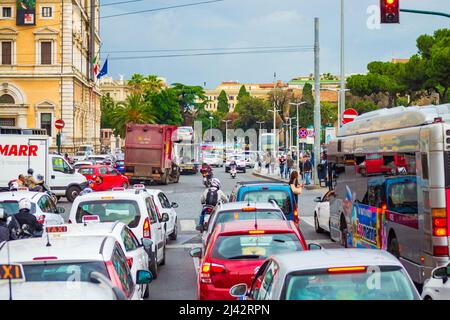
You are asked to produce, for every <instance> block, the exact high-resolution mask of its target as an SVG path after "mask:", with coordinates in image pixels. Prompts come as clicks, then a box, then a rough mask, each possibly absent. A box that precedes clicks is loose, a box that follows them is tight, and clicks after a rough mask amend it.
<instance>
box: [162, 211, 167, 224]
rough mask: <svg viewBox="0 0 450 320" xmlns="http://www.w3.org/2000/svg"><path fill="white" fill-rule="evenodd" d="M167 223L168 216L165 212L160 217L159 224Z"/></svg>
mask: <svg viewBox="0 0 450 320" xmlns="http://www.w3.org/2000/svg"><path fill="white" fill-rule="evenodd" d="M167 221H169V214H168V213H167V212H164V213H163V214H162V216H161V222H167Z"/></svg>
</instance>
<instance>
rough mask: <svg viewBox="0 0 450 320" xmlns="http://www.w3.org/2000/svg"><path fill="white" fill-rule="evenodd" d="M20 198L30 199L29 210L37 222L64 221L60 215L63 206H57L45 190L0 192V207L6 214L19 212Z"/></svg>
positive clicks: (57, 222) (51, 222)
mask: <svg viewBox="0 0 450 320" xmlns="http://www.w3.org/2000/svg"><path fill="white" fill-rule="evenodd" d="M22 198H26V199H29V200H30V202H31V210H30V211H31V213H32V214H33V215H34V216H35V217H36V219H37V220H38V222H39V223H41V224H43V225H58V224H63V223H64V219H63V217H62V216H61V214H62V213H64V208H61V207H57V206H56V203H55V202H54V201H53V199H52V198H51V197H50V196H49V195H48V194H47V193H45V192H35V191H8V192H0V208H1V209H3V210H4V212H5V213H6V215H7V216H11V215H14V214H16V213H18V212H19V201H20V200H21V199H22Z"/></svg>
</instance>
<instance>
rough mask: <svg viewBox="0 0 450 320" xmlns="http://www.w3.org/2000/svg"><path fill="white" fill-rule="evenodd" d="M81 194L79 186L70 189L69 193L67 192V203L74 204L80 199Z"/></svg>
mask: <svg viewBox="0 0 450 320" xmlns="http://www.w3.org/2000/svg"><path fill="white" fill-rule="evenodd" d="M80 192H81V188H80V187H79V186H71V187H69V188H68V189H67V191H66V198H67V201H69V202H73V201H74V200H75V198H76V197H78V195H79V194H80Z"/></svg>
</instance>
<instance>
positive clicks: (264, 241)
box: [212, 233, 303, 260]
mask: <svg viewBox="0 0 450 320" xmlns="http://www.w3.org/2000/svg"><path fill="white" fill-rule="evenodd" d="M302 250H303V247H302V245H301V243H300V241H299V239H298V238H297V236H296V235H295V234H294V233H276V234H261V235H233V236H220V237H219V238H218V239H217V241H216V243H215V245H214V249H213V253H212V257H213V258H215V259H221V260H229V259H265V258H267V257H269V256H270V255H274V254H279V253H283V252H292V251H302Z"/></svg>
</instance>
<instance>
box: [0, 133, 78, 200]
mask: <svg viewBox="0 0 450 320" xmlns="http://www.w3.org/2000/svg"><path fill="white" fill-rule="evenodd" d="M21 130H22V129H16V131H4V130H2V132H1V133H0V167H1V168H2V174H1V175H0V187H3V188H7V187H8V182H9V181H11V180H15V179H17V178H18V177H19V175H20V174H24V175H26V174H27V171H28V169H29V168H32V169H33V170H34V176H35V177H37V175H42V176H43V177H44V179H45V182H46V183H47V185H48V186H49V187H50V189H51V190H52V192H53V193H54V194H55V195H56V196H57V197H66V198H67V200H68V201H70V202H73V200H74V199H75V198H76V197H77V196H78V194H79V193H80V191H81V190H82V189H83V188H84V187H85V186H86V184H87V182H86V178H85V177H84V176H83V175H82V174H80V173H78V172H75V169H73V168H72V167H71V166H70V165H69V164H68V163H67V161H66V160H65V159H64V158H63V157H62V156H60V155H58V154H50V153H49V146H50V144H51V138H49V137H48V136H47V135H46V134H45V130H44V131H42V130H32V131H33V133H31V132H29V131H30V130H27V131H28V132H27V134H24V132H23V131H21ZM23 130H25V129H23Z"/></svg>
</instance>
